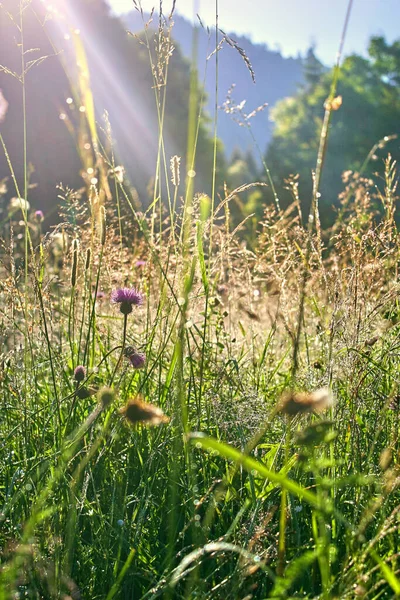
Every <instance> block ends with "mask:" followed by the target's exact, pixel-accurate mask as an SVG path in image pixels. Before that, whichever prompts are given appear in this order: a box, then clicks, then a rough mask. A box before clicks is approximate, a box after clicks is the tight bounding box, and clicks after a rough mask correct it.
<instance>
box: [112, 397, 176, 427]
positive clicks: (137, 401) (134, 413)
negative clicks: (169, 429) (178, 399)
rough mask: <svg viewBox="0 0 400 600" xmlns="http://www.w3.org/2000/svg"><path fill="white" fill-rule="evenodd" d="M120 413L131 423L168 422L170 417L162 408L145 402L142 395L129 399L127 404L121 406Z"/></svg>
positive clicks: (155, 423) (150, 423)
mask: <svg viewBox="0 0 400 600" xmlns="http://www.w3.org/2000/svg"><path fill="white" fill-rule="evenodd" d="M120 413H121V414H122V415H123V416H124V417H125V419H126V420H127V421H128V422H129V423H130V424H131V425H138V424H139V423H141V424H142V425H161V424H162V423H168V421H169V417H167V416H166V415H165V414H164V413H163V411H162V410H161V408H158V406H154V404H150V403H149V402H144V400H143V398H142V396H136V398H133V399H131V400H128V402H127V404H126V406H124V407H123V408H121V410H120Z"/></svg>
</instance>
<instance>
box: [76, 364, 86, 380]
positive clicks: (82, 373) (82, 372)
mask: <svg viewBox="0 0 400 600" xmlns="http://www.w3.org/2000/svg"><path fill="white" fill-rule="evenodd" d="M85 377H86V369H85V367H84V366H83V365H78V366H77V367H76V369H75V371H74V379H75V381H83V380H84V379H85Z"/></svg>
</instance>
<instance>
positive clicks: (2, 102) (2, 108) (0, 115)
mask: <svg viewBox="0 0 400 600" xmlns="http://www.w3.org/2000/svg"><path fill="white" fill-rule="evenodd" d="M7 110H8V102H7V100H6V99H5V98H4V95H3V92H2V91H1V90H0V123H2V122H3V121H4V119H5V118H6V114H7Z"/></svg>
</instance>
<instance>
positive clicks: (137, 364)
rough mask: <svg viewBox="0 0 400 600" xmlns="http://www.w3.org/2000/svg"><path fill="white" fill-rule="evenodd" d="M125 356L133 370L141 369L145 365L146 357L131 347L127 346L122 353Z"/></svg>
mask: <svg viewBox="0 0 400 600" xmlns="http://www.w3.org/2000/svg"><path fill="white" fill-rule="evenodd" d="M124 354H125V356H126V357H127V358H128V359H129V361H130V363H131V365H132V367H133V368H134V369H143V367H144V366H145V364H146V355H145V354H144V353H143V352H138V351H137V350H136V349H135V348H133V347H132V346H128V348H126V349H125V352H124Z"/></svg>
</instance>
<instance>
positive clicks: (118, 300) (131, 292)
mask: <svg viewBox="0 0 400 600" xmlns="http://www.w3.org/2000/svg"><path fill="white" fill-rule="evenodd" d="M111 302H113V303H114V304H119V305H120V307H119V309H120V311H121V312H122V314H123V315H129V313H131V312H132V306H141V305H142V304H143V294H142V293H141V292H139V291H138V290H136V289H135V288H118V289H117V290H114V291H113V292H112V294H111Z"/></svg>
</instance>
